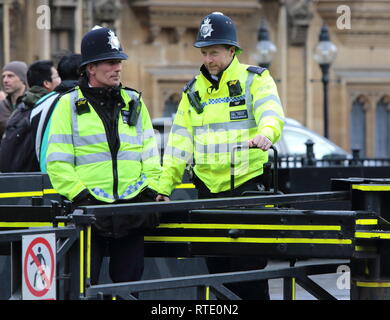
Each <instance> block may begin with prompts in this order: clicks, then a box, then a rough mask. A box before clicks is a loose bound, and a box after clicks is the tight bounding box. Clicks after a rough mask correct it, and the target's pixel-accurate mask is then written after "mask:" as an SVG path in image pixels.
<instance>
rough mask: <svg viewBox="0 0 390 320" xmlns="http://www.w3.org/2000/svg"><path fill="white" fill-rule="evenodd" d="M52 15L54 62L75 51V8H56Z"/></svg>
mask: <svg viewBox="0 0 390 320" xmlns="http://www.w3.org/2000/svg"><path fill="white" fill-rule="evenodd" d="M51 13H52V16H51V32H50V34H51V52H52V56H53V60H58V56H63V55H64V54H66V53H69V52H74V51H75V50H74V49H75V48H74V39H75V7H72V6H69V7H68V6H55V7H54V10H51Z"/></svg>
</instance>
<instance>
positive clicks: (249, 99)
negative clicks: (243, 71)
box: [245, 72, 255, 120]
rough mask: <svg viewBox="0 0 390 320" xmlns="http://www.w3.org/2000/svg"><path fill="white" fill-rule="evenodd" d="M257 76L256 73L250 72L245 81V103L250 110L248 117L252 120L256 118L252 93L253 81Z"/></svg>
mask: <svg viewBox="0 0 390 320" xmlns="http://www.w3.org/2000/svg"><path fill="white" fill-rule="evenodd" d="M254 77H255V73H253V72H248V77H247V78H246V82H245V103H246V109H247V110H248V117H249V119H250V120H254V118H255V117H254V115H253V111H252V95H251V86H252V82H253V78H254Z"/></svg>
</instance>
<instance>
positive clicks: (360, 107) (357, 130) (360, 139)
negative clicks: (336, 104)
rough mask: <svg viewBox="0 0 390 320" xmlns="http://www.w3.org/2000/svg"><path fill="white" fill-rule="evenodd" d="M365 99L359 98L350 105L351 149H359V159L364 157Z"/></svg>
mask: <svg viewBox="0 0 390 320" xmlns="http://www.w3.org/2000/svg"><path fill="white" fill-rule="evenodd" d="M364 107H365V99H364V98H363V97H362V96H360V97H358V98H356V99H355V101H354V102H353V103H352V110H351V118H350V119H351V122H350V125H351V126H350V142H351V149H359V150H360V153H359V155H360V157H365V156H366V111H365V108H364Z"/></svg>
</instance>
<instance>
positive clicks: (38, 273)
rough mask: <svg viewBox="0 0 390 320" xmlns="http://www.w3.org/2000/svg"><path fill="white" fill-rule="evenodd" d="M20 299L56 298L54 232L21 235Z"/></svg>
mask: <svg viewBox="0 0 390 320" xmlns="http://www.w3.org/2000/svg"><path fill="white" fill-rule="evenodd" d="M22 272H23V275H22V299H23V300H55V299H56V277H55V274H56V238H55V234H54V233H49V234H41V235H32V236H23V239H22Z"/></svg>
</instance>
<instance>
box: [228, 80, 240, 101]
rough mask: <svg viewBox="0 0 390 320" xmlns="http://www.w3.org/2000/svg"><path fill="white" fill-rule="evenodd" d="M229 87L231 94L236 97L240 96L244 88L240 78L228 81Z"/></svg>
mask: <svg viewBox="0 0 390 320" xmlns="http://www.w3.org/2000/svg"><path fill="white" fill-rule="evenodd" d="M227 85H228V88H229V96H230V97H235V96H239V95H241V93H242V88H241V85H240V80H231V81H229V82H228V83H227Z"/></svg>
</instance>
